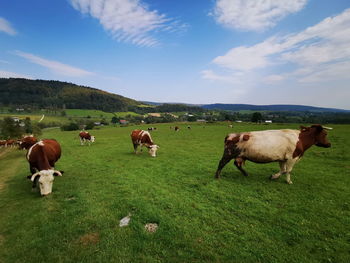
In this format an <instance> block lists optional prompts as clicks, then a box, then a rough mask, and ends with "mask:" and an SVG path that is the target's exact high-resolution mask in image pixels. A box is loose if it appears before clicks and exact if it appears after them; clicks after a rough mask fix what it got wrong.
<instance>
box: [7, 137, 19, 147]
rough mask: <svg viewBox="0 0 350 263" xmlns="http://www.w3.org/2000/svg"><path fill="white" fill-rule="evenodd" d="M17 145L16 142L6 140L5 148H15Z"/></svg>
mask: <svg viewBox="0 0 350 263" xmlns="http://www.w3.org/2000/svg"><path fill="white" fill-rule="evenodd" d="M16 145H17V141H16V140H12V139H8V140H6V143H5V147H15V146H16Z"/></svg>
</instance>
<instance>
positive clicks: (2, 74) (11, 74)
mask: <svg viewBox="0 0 350 263" xmlns="http://www.w3.org/2000/svg"><path fill="white" fill-rule="evenodd" d="M0 78H24V79H33V78H32V77H31V76H29V75H25V74H21V73H15V72H10V71H4V70H0Z"/></svg>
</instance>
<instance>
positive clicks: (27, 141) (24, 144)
mask: <svg viewBox="0 0 350 263" xmlns="http://www.w3.org/2000/svg"><path fill="white" fill-rule="evenodd" d="M37 142H38V139H37V138H35V137H34V136H33V135H27V136H24V137H23V138H22V139H21V140H19V142H18V145H19V148H20V149H26V150H28V149H29V148H30V147H32V146H33V145H34V144H36V143H37Z"/></svg>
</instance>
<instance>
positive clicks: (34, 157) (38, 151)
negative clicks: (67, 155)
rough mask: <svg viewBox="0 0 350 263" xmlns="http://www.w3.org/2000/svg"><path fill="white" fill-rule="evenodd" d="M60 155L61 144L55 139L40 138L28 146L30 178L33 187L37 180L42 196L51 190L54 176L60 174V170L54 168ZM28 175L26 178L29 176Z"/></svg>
mask: <svg viewBox="0 0 350 263" xmlns="http://www.w3.org/2000/svg"><path fill="white" fill-rule="evenodd" d="M60 157H61V146H60V145H59V143H58V142H57V141H56V140H42V141H39V142H37V143H36V144H34V145H33V146H32V147H30V148H29V150H28V152H27V160H28V162H29V168H30V172H31V173H32V175H31V176H29V177H30V180H31V181H32V182H33V188H35V187H36V184H37V182H39V187H40V193H41V195H42V196H45V195H48V194H50V193H51V192H52V184H53V180H54V176H62V173H63V172H62V171H61V172H60V171H57V170H55V169H54V167H55V163H56V162H57V160H58V159H59V158H60ZM29 177H28V178H29Z"/></svg>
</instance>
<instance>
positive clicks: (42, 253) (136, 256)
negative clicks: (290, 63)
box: [0, 123, 350, 262]
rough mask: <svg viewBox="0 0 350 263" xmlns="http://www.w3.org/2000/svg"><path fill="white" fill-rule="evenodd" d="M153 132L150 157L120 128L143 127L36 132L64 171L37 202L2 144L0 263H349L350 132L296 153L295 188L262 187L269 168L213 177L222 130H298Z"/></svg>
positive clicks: (210, 127)
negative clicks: (52, 147)
mask: <svg viewBox="0 0 350 263" xmlns="http://www.w3.org/2000/svg"><path fill="white" fill-rule="evenodd" d="M149 126H151V125H149ZM152 126H155V127H157V128H158V129H157V131H153V132H152V133H151V135H152V138H153V140H154V141H155V143H157V144H158V145H159V146H160V149H159V150H158V152H157V157H156V158H152V157H150V156H149V155H148V153H147V151H146V149H144V151H143V153H142V154H138V155H135V154H134V153H133V147H132V143H131V140H130V132H131V131H132V130H133V129H136V128H143V129H146V128H147V127H148V126H146V125H141V126H129V127H103V128H101V129H98V130H92V131H91V134H92V135H95V136H96V142H95V143H94V144H92V145H91V146H81V145H80V142H79V140H78V133H77V131H75V132H62V131H60V130H59V129H51V130H46V131H45V130H44V132H43V135H42V136H41V138H55V139H57V140H58V141H59V142H60V144H61V146H62V152H63V154H62V157H61V159H60V160H59V161H58V162H57V165H56V168H57V169H59V170H64V171H65V173H64V174H63V176H62V177H58V178H56V179H55V181H54V185H53V193H52V194H51V195H49V196H47V197H44V198H43V197H40V194H39V192H33V191H31V183H30V181H29V180H27V179H26V176H27V175H29V167H28V164H27V162H26V160H25V151H20V150H17V149H0V215H1V216H0V262H349V260H350V232H349V229H350V191H349V190H350V162H349V160H350V154H349V147H350V137H349V131H350V125H333V128H334V130H332V131H330V132H329V136H328V138H329V140H330V142H331V143H332V147H331V148H328V149H325V148H319V147H316V146H313V147H312V148H311V149H309V150H308V151H307V152H306V154H305V156H304V157H303V159H302V160H301V161H300V162H299V163H298V164H297V165H296V166H295V167H294V169H293V172H292V177H291V179H292V181H293V183H294V184H293V185H288V184H287V183H286V182H285V180H284V179H285V178H284V177H281V178H280V179H279V180H277V181H270V180H269V176H270V175H271V174H273V173H275V172H276V171H277V170H278V164H277V163H271V164H254V163H251V162H247V163H246V170H247V172H248V173H249V174H250V175H249V176H248V177H244V176H242V174H241V173H240V172H239V171H238V170H237V169H236V168H235V167H234V166H233V163H232V162H231V163H230V164H228V165H227V166H226V167H225V168H224V169H223V171H222V174H221V176H222V178H221V179H220V180H216V179H214V174H215V171H216V168H217V165H218V162H219V160H220V158H221V156H222V153H223V141H224V137H225V135H226V134H228V133H230V132H239V131H251V130H261V129H281V128H293V129H295V128H298V127H299V125H298V124H271V125H253V124H244V123H241V124H235V125H234V127H233V128H229V127H227V124H224V123H222V124H205V125H199V124H191V126H192V129H191V130H188V129H187V128H186V127H187V124H181V123H180V124H178V126H180V128H181V130H180V131H179V132H174V130H171V129H170V128H169V127H170V126H174V124H156V125H152ZM129 213H130V214H131V221H130V224H129V225H128V226H126V227H122V228H121V227H119V221H120V219H122V218H123V217H125V216H127V215H128V214H129ZM146 223H157V224H158V225H159V228H158V230H157V231H156V232H155V233H148V232H146V231H145V229H144V225H145V224H146Z"/></svg>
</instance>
